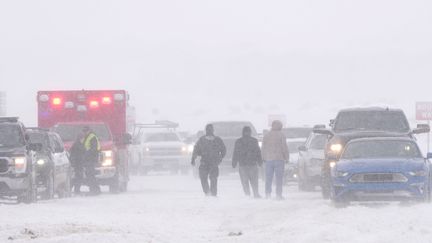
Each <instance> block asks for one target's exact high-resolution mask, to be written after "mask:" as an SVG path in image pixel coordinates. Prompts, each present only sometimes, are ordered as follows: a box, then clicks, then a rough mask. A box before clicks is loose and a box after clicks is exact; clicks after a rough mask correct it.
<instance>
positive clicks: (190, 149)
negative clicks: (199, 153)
mask: <svg viewBox="0 0 432 243" xmlns="http://www.w3.org/2000/svg"><path fill="white" fill-rule="evenodd" d="M194 148H195V145H193V144H191V145H189V146H188V152H189V153H193V151H194Z"/></svg>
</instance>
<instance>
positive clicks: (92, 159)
mask: <svg viewBox="0 0 432 243" xmlns="http://www.w3.org/2000/svg"><path fill="white" fill-rule="evenodd" d="M90 136H91V137H92V138H90ZM89 138H90V139H91V140H90V141H89V144H88V145H89V146H88V148H86V145H85V144H86V141H87V140H88V139H89ZM84 150H85V153H84V164H85V165H87V166H95V165H96V164H97V163H98V162H99V152H100V143H99V139H98V137H97V135H96V134H94V133H90V134H88V135H87V136H86V138H85V139H84Z"/></svg>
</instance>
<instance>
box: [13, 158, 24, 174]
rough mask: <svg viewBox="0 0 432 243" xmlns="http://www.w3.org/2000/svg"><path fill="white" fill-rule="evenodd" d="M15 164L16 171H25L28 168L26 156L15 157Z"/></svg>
mask: <svg viewBox="0 0 432 243" xmlns="http://www.w3.org/2000/svg"><path fill="white" fill-rule="evenodd" d="M13 160H14V165H15V172H16V173H25V172H26V170H27V158H26V157H16V158H14V159H13Z"/></svg>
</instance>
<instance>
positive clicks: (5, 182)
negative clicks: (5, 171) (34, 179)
mask: <svg viewBox="0 0 432 243" xmlns="http://www.w3.org/2000/svg"><path fill="white" fill-rule="evenodd" d="M28 185H29V179H28V177H27V176H25V175H24V176H20V177H3V176H2V177H0V195H2V196H17V195H20V194H22V193H24V192H25V191H26V190H27V188H28Z"/></svg>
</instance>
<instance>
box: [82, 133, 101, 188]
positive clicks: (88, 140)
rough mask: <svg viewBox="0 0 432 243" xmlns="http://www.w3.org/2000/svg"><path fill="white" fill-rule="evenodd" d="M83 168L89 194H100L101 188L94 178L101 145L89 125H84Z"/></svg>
mask: <svg viewBox="0 0 432 243" xmlns="http://www.w3.org/2000/svg"><path fill="white" fill-rule="evenodd" d="M83 132H84V134H85V137H84V143H83V145H84V150H85V151H84V168H85V175H86V179H87V184H88V186H89V188H90V194H91V195H98V194H100V192H101V190H100V187H99V184H98V182H97V180H96V166H97V165H98V163H99V152H100V149H101V145H100V142H99V138H98V136H97V135H96V133H94V132H93V131H92V130H91V129H90V127H84V129H83Z"/></svg>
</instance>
